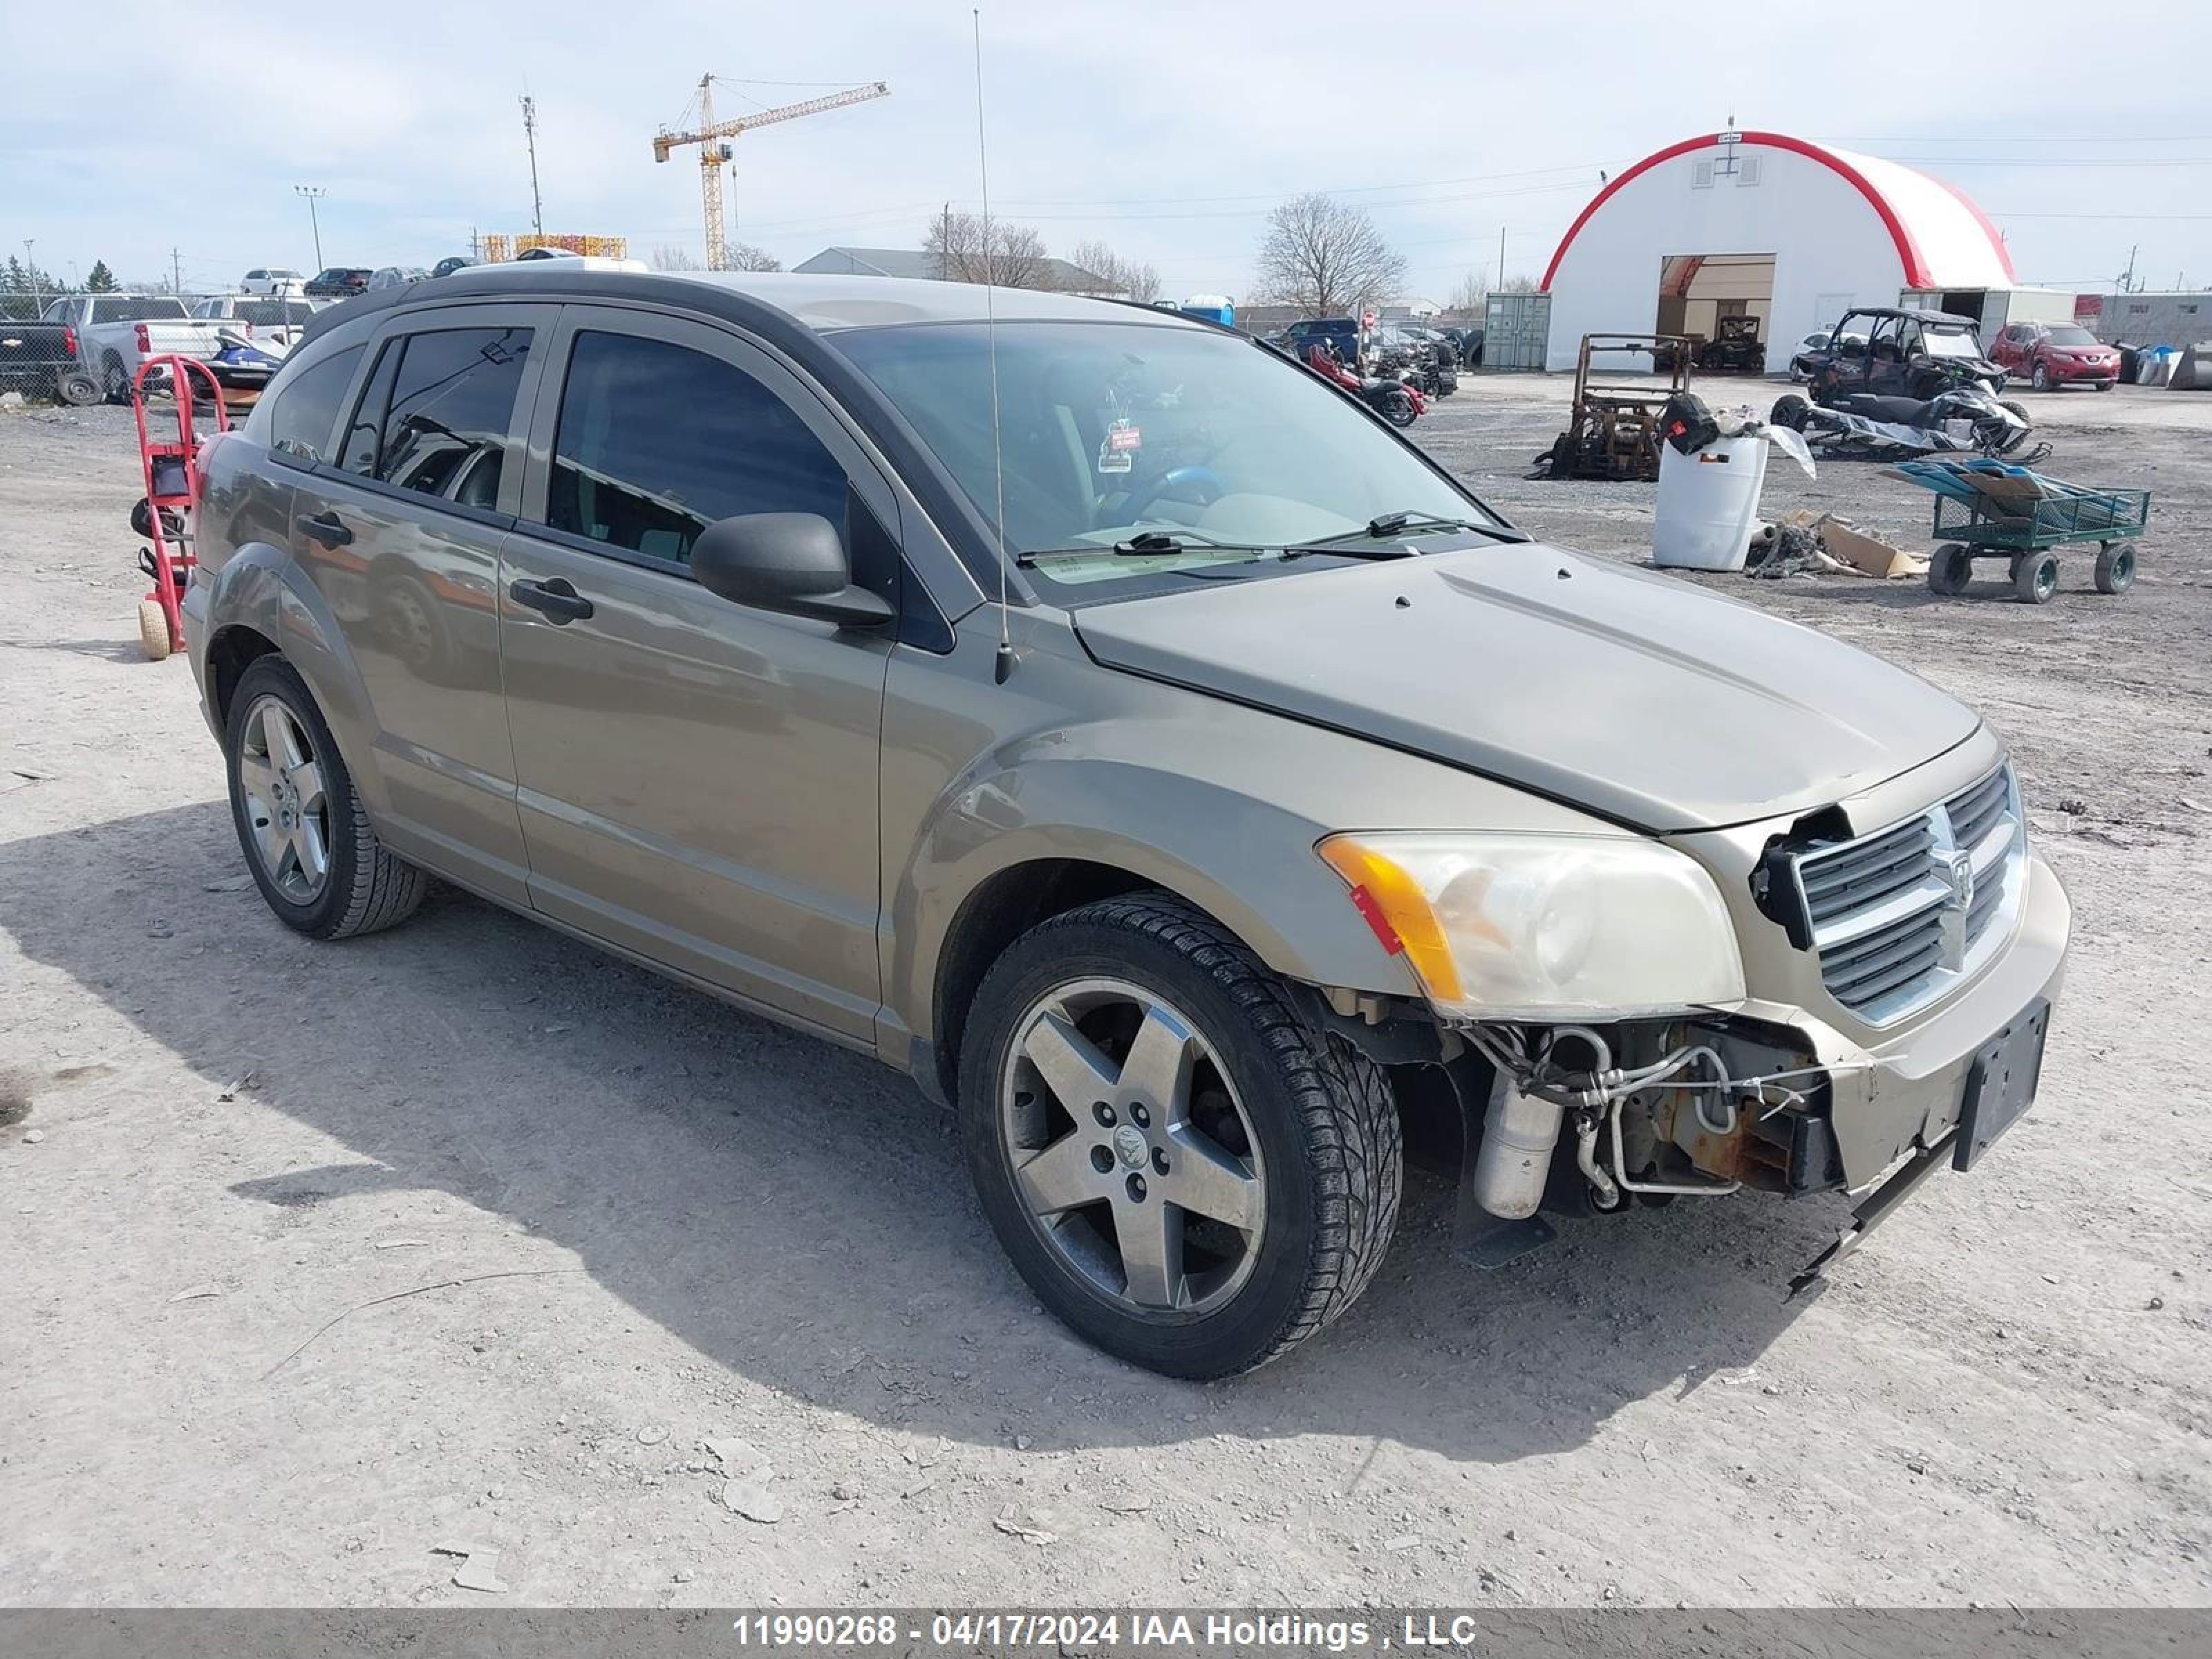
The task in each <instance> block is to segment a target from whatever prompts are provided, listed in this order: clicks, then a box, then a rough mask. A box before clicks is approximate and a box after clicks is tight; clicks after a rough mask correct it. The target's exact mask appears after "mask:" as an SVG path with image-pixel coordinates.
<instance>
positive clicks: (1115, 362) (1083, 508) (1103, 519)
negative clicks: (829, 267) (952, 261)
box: [836, 320, 1520, 585]
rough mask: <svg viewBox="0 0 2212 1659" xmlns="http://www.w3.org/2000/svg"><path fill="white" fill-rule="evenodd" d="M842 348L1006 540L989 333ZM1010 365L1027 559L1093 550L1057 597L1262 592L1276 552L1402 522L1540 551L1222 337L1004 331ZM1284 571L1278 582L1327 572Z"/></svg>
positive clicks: (1007, 472)
mask: <svg viewBox="0 0 2212 1659" xmlns="http://www.w3.org/2000/svg"><path fill="white" fill-rule="evenodd" d="M836 346H837V348H838V349H839V350H841V351H842V352H843V353H844V354H845V356H848V357H849V358H850V359H852V361H853V362H854V363H856V364H858V365H859V367H860V370H861V372H862V373H863V374H866V375H867V376H868V378H869V379H870V380H873V381H874V382H875V384H876V385H877V386H878V387H879V388H880V389H881V390H882V392H884V396H886V397H887V398H890V401H891V402H892V404H895V405H896V407H897V408H898V410H899V412H900V413H901V414H902V415H903V416H906V418H907V420H908V422H910V423H911V424H912V425H913V427H914V428H915V431H916V432H917V433H919V434H920V435H921V439H922V441H923V442H925V443H926V444H927V445H928V446H929V447H930V449H931V450H932V451H933V453H935V454H936V456H937V458H938V459H939V461H940V462H942V463H943V464H944V465H945V470H946V471H949V472H950V473H951V475H952V477H954V479H955V480H957V482H958V483H959V485H960V487H961V489H963V491H965V492H966V494H967V495H968V498H969V501H971V502H973V503H974V504H975V510H976V512H977V513H978V514H979V515H980V516H981V518H982V519H983V520H984V521H985V522H986V523H990V522H993V521H994V520H995V518H996V512H997V498H998V490H999V470H998V469H997V468H996V467H994V464H993V454H992V441H991V425H992V422H991V379H990V376H991V352H990V342H989V339H988V337H987V334H986V332H985V330H984V327H983V325H981V324H980V323H977V324H966V323H959V324H924V325H908V326H903V327H890V328H877V329H854V330H850V331H846V332H844V333H842V334H839V335H838V336H836ZM997 359H998V383H999V410H1000V417H999V427H1000V444H1001V449H1002V453H1003V457H1004V477H1005V489H1006V528H1005V535H1006V546H1007V548H1008V550H1009V551H1011V552H1015V553H1021V554H1038V553H1052V552H1056V551H1058V550H1080V553H1079V554H1078V555H1076V556H1067V557H1053V558H1048V559H1041V560H1038V561H1037V562H1036V569H1037V572H1038V574H1040V575H1042V577H1043V578H1044V580H1046V581H1047V582H1048V583H1050V584H1054V585H1063V584H1077V585H1085V584H1090V583H1093V582H1109V581H1113V580H1115V579H1118V578H1125V577H1129V576H1133V575H1139V574H1157V573H1158V571H1159V570H1160V569H1162V568H1175V569H1188V570H1191V571H1193V572H1194V573H1195V572H1199V571H1201V570H1202V571H1204V573H1205V574H1208V575H1210V576H1213V577H1215V578H1217V579H1218V578H1223V577H1227V576H1230V575H1231V574H1235V573H1236V571H1237V568H1238V567H1242V568H1243V572H1244V574H1252V572H1253V569H1254V567H1255V566H1257V565H1259V564H1260V563H1261V562H1262V561H1261V559H1260V558H1259V556H1258V555H1259V553H1260V552H1261V551H1263V550H1281V549H1284V548H1285V547H1291V546H1295V545H1296V544H1301V543H1307V542H1319V541H1324V540H1328V539H1331V538H1355V539H1356V538H1361V537H1364V536H1365V534H1366V532H1367V528H1368V526H1370V524H1373V523H1375V522H1376V521H1377V520H1383V519H1386V518H1391V517H1394V516H1395V515H1399V514H1405V515H1408V517H1409V519H1410V520H1413V521H1416V525H1417V530H1418V529H1425V528H1432V527H1438V521H1443V524H1444V525H1456V524H1457V523H1459V522H1460V521H1462V520H1463V521H1466V522H1468V523H1469V524H1473V525H1475V526H1482V527H1485V528H1487V529H1492V530H1495V531H1498V532H1504V533H1505V534H1507V535H1509V536H1510V537H1511V538H1512V539H1515V540H1518V539H1520V538H1519V536H1518V534H1517V532H1512V531H1511V528H1510V526H1508V525H1506V524H1505V522H1504V520H1501V519H1499V518H1498V516H1497V515H1496V514H1494V513H1491V512H1489V511H1488V510H1487V509H1486V508H1485V507H1482V506H1481V505H1480V503H1478V502H1477V501H1474V500H1473V499H1472V498H1471V497H1469V496H1468V495H1463V494H1462V493H1461V492H1460V491H1459V490H1458V489H1456V488H1455V487H1454V486H1453V485H1452V484H1451V483H1449V482H1448V481H1447V480H1446V479H1445V478H1444V477H1443V476H1442V475H1441V474H1439V473H1438V472H1437V471H1435V470H1433V469H1432V468H1431V467H1430V466H1429V465H1426V464H1425V462H1424V461H1423V460H1422V459H1421V458H1420V456H1419V454H1418V453H1414V452H1413V451H1412V450H1410V449H1409V448H1408V447H1407V446H1406V445H1404V444H1402V443H1401V442H1400V441H1398V440H1397V439H1396V438H1395V437H1394V436H1393V435H1391V434H1390V432H1389V430H1388V428H1384V427H1383V426H1382V425H1381V424H1379V423H1378V422H1376V421H1375V420H1374V419H1372V418H1371V417H1370V416H1367V415H1365V414H1364V413H1362V412H1361V411H1360V410H1358V409H1357V408H1355V407H1352V405H1350V404H1347V403H1346V401H1345V399H1344V398H1342V397H1341V396H1340V394H1338V393H1337V392H1334V391H1332V390H1331V389H1330V388H1329V387H1328V386H1325V385H1323V384H1322V381H1321V380H1319V379H1317V378H1316V376H1314V375H1313V374H1310V372H1308V371H1306V370H1304V369H1302V368H1293V367H1291V365H1290V364H1288V363H1286V362H1284V361H1283V359H1282V358H1281V357H1280V356H1277V355H1276V354H1274V353H1273V352H1268V351H1263V350H1257V349H1254V347H1253V346H1252V344H1251V343H1249V342H1247V341H1243V340H1240V339H1237V338H1234V337H1230V336H1227V335H1224V334H1221V333H1218V332H1217V331H1213V330H1210V329H1196V328H1188V329H1187V328H1177V327H1167V328H1163V327H1158V326H1152V325H1144V324H1130V323H1123V322H1119V321H1103V320H1102V321H1097V322H1021V323H1009V324H1005V325H1000V329H999V331H998V346H997ZM1140 536H1142V537H1144V538H1145V544H1144V545H1142V546H1139V547H1132V546H1131V545H1130V544H1131V543H1132V541H1133V539H1134V538H1139V537H1140ZM1164 538H1168V539H1164ZM1116 544H1120V546H1121V552H1120V553H1118V554H1117V552H1116ZM1133 553H1134V554H1139V555H1141V557H1131V556H1130V555H1131V554H1133ZM1264 562H1265V563H1266V564H1267V566H1268V567H1269V573H1270V574H1273V572H1275V571H1279V570H1281V569H1283V568H1310V565H1307V564H1305V563H1304V562H1299V563H1294V564H1291V565H1289V566H1287V567H1285V564H1284V562H1282V561H1280V560H1279V558H1277V557H1275V556H1273V555H1270V556H1268V557H1267V559H1266V560H1265V561H1264ZM1318 562H1327V561H1318Z"/></svg>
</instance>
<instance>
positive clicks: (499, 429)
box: [347, 328, 531, 513]
mask: <svg viewBox="0 0 2212 1659" xmlns="http://www.w3.org/2000/svg"><path fill="white" fill-rule="evenodd" d="M530 340H531V331H530V330H529V329H526V328H449V329H436V330H433V331H428V332H425V333H421V334H410V335H408V336H406V337H405V338H404V341H394V342H392V343H390V344H388V345H387V346H386V348H385V350H386V354H387V355H390V354H391V353H392V352H394V351H395V350H396V351H397V352H398V359H397V366H396V368H395V370H394V372H393V374H392V379H391V396H390V400H389V403H388V405H387V406H386V409H385V410H384V412H383V415H382V417H381V420H380V423H379V428H380V437H379V441H378V444H377V450H376V454H375V457H374V463H373V466H372V467H370V468H367V469H362V468H359V467H356V469H355V470H357V471H365V472H366V476H368V477H374V478H375V479H376V480H377V481H378V482H379V483H387V484H392V485H394V486H396V487H397V488H398V489H409V490H414V491H416V492H418V493H420V494H422V495H435V496H437V497H439V498H441V500H444V501H449V502H451V503H453V505H454V506H457V507H474V508H477V509H478V510H480V511H483V512H487V513H489V512H493V511H495V510H496V509H497V507H498V505H499V483H500V472H501V467H502V465H504V462H505V458H506V453H507V436H508V433H509V431H510V429H511V428H513V424H514V400H515V394H516V392H517V391H518V389H519V388H520V386H521V384H522V371H523V368H524V366H525V363H526V361H527V359H528V357H529V354H530ZM379 370H380V374H381V371H382V364H381V363H380V364H379ZM375 390H376V388H375V387H374V386H371V388H370V393H369V395H370V397H374V392H375ZM363 402H364V404H367V403H368V398H364V399H363ZM359 425H360V422H359V420H358V418H357V419H356V422H355V428H356V431H357V430H358V428H359ZM347 459H348V462H349V465H350V464H351V463H353V462H354V461H355V459H356V453H355V451H354V449H353V447H352V446H351V445H350V444H349V447H348V450H347Z"/></svg>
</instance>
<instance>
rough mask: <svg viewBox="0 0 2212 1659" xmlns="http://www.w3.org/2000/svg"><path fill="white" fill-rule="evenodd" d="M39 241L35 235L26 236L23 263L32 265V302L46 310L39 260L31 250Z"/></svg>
mask: <svg viewBox="0 0 2212 1659" xmlns="http://www.w3.org/2000/svg"><path fill="white" fill-rule="evenodd" d="M37 241H38V238H37V237H35V236H26V237H25V238H24V239H23V263H24V264H26V265H27V266H29V267H30V277H31V302H32V303H33V305H36V306H37V307H39V309H40V310H41V311H44V310H45V309H46V295H44V294H42V293H41V292H40V289H39V261H38V258H37V256H36V255H34V254H33V252H31V249H32V247H33V246H34V245H35V244H36V243H37Z"/></svg>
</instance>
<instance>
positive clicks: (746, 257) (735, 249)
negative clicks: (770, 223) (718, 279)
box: [722, 242, 783, 270]
mask: <svg viewBox="0 0 2212 1659" xmlns="http://www.w3.org/2000/svg"><path fill="white" fill-rule="evenodd" d="M722 269H723V270H782V269H783V261H782V260H781V259H779V258H776V257H775V255H774V254H773V253H770V252H769V251H768V250H767V249H766V248H764V247H755V246H753V245H752V244H751V243H750V242H724V243H723V244H722Z"/></svg>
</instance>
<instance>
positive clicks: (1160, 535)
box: [1014, 530, 1265, 568]
mask: <svg viewBox="0 0 2212 1659" xmlns="http://www.w3.org/2000/svg"><path fill="white" fill-rule="evenodd" d="M1264 551H1265V549H1263V548H1258V547H1252V546H1249V545H1247V544H1244V543H1243V542H1219V541H1216V540H1214V538H1212V537H1211V536H1209V535H1207V534H1206V532H1204V531H1202V530H1175V531H1168V530H1140V531H1139V532H1137V533H1136V534H1135V535H1133V536H1132V537H1130V538H1128V539H1127V540H1126V541H1119V542H1115V544H1113V545H1112V546H1110V547H1096V546H1078V547H1036V548H1030V549H1028V550H1024V551H1023V552H1020V553H1017V554H1016V555H1014V562H1015V563H1016V564H1018V565H1020V566H1022V567H1024V568H1028V567H1029V566H1031V565H1034V564H1035V563H1036V562H1037V561H1038V560H1039V559H1058V558H1073V557H1075V556H1078V555H1081V554H1087V555H1089V556H1091V557H1092V558H1099V557H1105V558H1122V559H1156V558H1158V557H1160V556H1162V555H1164V554H1169V553H1260V552H1264Z"/></svg>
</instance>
